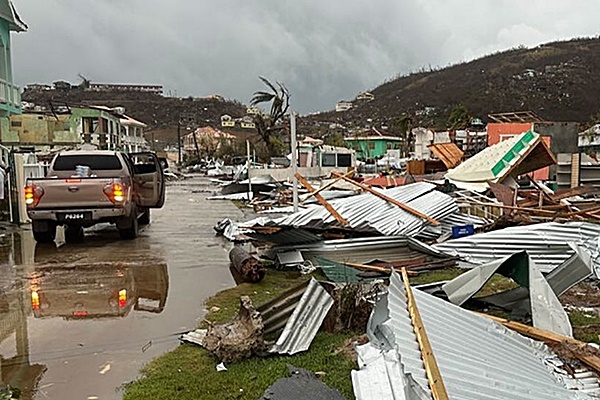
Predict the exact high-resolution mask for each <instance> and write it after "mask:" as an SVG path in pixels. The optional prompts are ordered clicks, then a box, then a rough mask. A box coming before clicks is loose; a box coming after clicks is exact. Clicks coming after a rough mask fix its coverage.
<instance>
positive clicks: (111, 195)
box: [25, 150, 165, 243]
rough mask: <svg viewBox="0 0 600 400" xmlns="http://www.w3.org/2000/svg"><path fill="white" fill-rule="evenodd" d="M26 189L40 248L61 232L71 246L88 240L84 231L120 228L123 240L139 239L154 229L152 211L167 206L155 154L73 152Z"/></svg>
mask: <svg viewBox="0 0 600 400" xmlns="http://www.w3.org/2000/svg"><path fill="white" fill-rule="evenodd" d="M26 185H27V186H26V187H25V204H27V215H28V216H29V218H30V219H31V225H32V230H33V236H34V238H35V240H36V241H37V242H38V243H51V242H53V241H54V239H55V236H56V228H57V226H60V225H62V226H64V227H65V240H66V241H67V242H75V241H78V240H81V239H82V238H83V228H85V227H90V226H92V225H95V224H97V223H101V222H108V223H113V224H116V226H117V229H118V230H119V235H120V237H121V238H122V239H134V238H135V237H137V235H138V227H139V225H144V224H149V223H150V209H151V208H160V207H162V206H163V204H164V202H165V179H164V174H163V170H162V168H161V165H160V162H159V160H158V158H157V157H156V155H155V154H154V153H133V154H125V153H121V152H115V151H107V150H89V151H85V150H72V151H64V152H61V153H59V154H57V155H56V156H55V157H54V159H53V160H52V162H51V163H50V168H49V170H48V173H47V174H46V177H45V178H30V179H28V180H27V184H26Z"/></svg>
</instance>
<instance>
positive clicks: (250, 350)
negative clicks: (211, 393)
mask: <svg viewBox="0 0 600 400" xmlns="http://www.w3.org/2000/svg"><path fill="white" fill-rule="evenodd" d="M332 306H333V298H332V297H331V296H330V295H329V293H328V292H327V291H326V290H325V289H324V288H323V286H322V285H321V284H320V283H319V282H318V281H316V280H315V279H314V278H311V280H310V281H309V282H308V283H307V284H303V285H300V286H299V287H296V288H293V289H290V290H289V291H287V292H285V293H284V294H282V295H281V296H279V297H277V298H276V299H273V300H271V301H270V302H268V303H266V304H264V305H262V306H261V307H258V308H256V307H254V305H253V304H252V301H251V300H250V298H249V297H247V296H242V298H241V300H240V310H239V312H238V314H237V315H236V317H235V318H234V319H233V320H231V321H230V322H227V323H225V324H219V325H210V326H209V327H208V329H197V330H195V331H191V332H188V333H186V334H184V335H182V336H181V340H182V341H184V342H188V343H194V344H197V345H199V346H202V347H204V348H206V349H207V350H208V351H210V352H211V353H213V355H214V356H215V357H216V358H217V359H219V360H221V361H223V362H225V363H230V362H235V361H239V360H243V359H245V358H249V357H251V356H254V355H259V356H262V355H266V354H269V353H277V354H289V355H292V354H296V353H299V352H302V351H306V350H308V348H309V347H310V344H311V343H312V341H313V339H314V337H315V335H316V334H317V331H318V330H319V328H320V327H321V324H322V323H323V321H324V320H325V317H326V316H327V313H328V312H329V310H330V309H331V307H332ZM281 328H283V331H282V332H281V334H280V335H279V337H278V339H277V340H276V342H275V343H273V344H270V343H267V342H266V341H265V338H264V335H265V334H269V333H272V332H276V331H278V330H279V329H281Z"/></svg>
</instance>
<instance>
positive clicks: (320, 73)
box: [13, 0, 600, 112]
mask: <svg viewBox="0 0 600 400" xmlns="http://www.w3.org/2000/svg"><path fill="white" fill-rule="evenodd" d="M14 1H15V5H16V7H17V9H18V11H19V13H20V14H21V16H22V18H23V19H24V20H25V21H26V22H27V23H28V25H29V27H30V29H29V31H28V32H26V33H21V34H18V35H15V36H14V40H13V63H14V69H15V73H14V75H15V78H16V80H17V82H18V83H20V84H26V83H32V82H52V81H55V80H58V79H65V80H68V81H72V82H76V81H77V74H79V73H81V74H83V75H85V76H86V77H88V78H90V79H91V80H92V81H95V82H135V83H159V84H163V85H164V86H165V87H166V89H167V90H171V91H173V92H176V93H177V95H179V96H187V95H195V96H201V95H207V94H213V93H218V94H221V95H223V96H225V97H227V98H232V99H238V100H240V101H242V102H248V101H249V99H250V97H251V95H252V93H253V92H254V91H256V90H258V89H262V88H261V85H260V82H259V81H258V76H259V75H263V76H266V77H268V78H269V79H272V80H279V81H281V82H284V83H285V84H286V85H287V86H288V88H289V89H290V91H291V92H292V95H293V101H294V106H295V107H296V108H297V109H299V110H300V111H302V112H310V111H316V110H325V109H331V108H333V106H334V104H335V102H336V101H338V100H340V99H346V98H347V99H351V98H353V97H354V96H355V95H356V94H357V93H358V92H359V91H361V90H365V89H369V88H373V87H375V86H377V85H378V84H380V83H382V82H383V81H384V80H385V79H388V78H391V77H393V76H394V75H396V74H398V73H407V72H410V71H411V70H417V69H419V68H421V67H429V66H444V65H447V64H449V63H454V62H458V61H465V60H470V59H472V58H475V57H478V56H481V55H483V54H486V53H490V52H493V51H497V50H502V49H507V48H510V47H514V46H517V45H520V44H524V45H535V44H538V43H542V42H547V41H552V40H554V39H564V38H569V37H573V36H590V35H596V34H597V28H596V25H597V24H596V23H595V21H594V19H595V15H596V14H597V11H600V5H597V4H596V3H597V2H596V1H594V0H589V1H584V0H581V1H572V2H564V1H557V0H553V1H549V0H546V1H542V0H533V1H529V2H522V1H518V0H481V1H471V0H469V1H467V0H452V1H447V0H428V1H425V0H412V1H391V0H371V1H359V0H344V1H342V0H328V1H322V0H319V1H317V0H301V1H298V0H297V1H294V2H292V1H276V0H263V1H259V0H255V1H252V0H231V1H228V0H224V1H206V0H201V1H190V0H188V1H184V0H170V1H168V2H167V1H156V0H120V1H116V0H14Z"/></svg>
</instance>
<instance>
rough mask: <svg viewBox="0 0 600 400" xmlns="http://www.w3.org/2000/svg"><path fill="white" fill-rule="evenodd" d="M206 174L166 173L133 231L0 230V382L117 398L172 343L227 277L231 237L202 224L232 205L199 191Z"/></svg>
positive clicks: (28, 389) (55, 393) (52, 394)
mask: <svg viewBox="0 0 600 400" xmlns="http://www.w3.org/2000/svg"><path fill="white" fill-rule="evenodd" d="M207 185H208V184H207V182H206V181H205V180H203V179H202V178H193V179H191V180H185V181H181V182H176V183H174V184H173V185H171V186H170V187H169V188H168V191H167V202H166V204H165V206H164V208H163V209H161V210H152V212H153V213H152V224H151V225H150V226H148V227H146V228H145V229H144V230H143V231H142V232H141V234H140V237H139V238H138V239H136V240H133V241H121V240H119V238H118V232H117V231H116V229H115V228H114V227H112V226H108V225H106V226H100V227H97V228H98V229H93V231H92V232H89V231H88V232H86V238H85V241H84V242H83V243H81V244H76V245H71V244H68V245H67V244H62V243H61V235H60V234H58V235H57V236H58V237H57V242H58V243H59V246H58V247H56V246H42V245H36V244H35V242H34V240H33V237H32V234H31V231H29V230H23V231H18V232H15V233H4V234H3V235H2V236H0V386H1V385H2V384H9V385H11V386H13V387H17V388H19V389H20V390H21V391H22V398H25V399H27V398H35V399H46V398H49V399H61V400H67V399H118V398H120V397H121V389H122V385H123V384H124V383H126V382H129V381H131V380H133V379H135V378H136V377H137V376H138V372H139V369H140V368H141V367H142V366H143V365H145V364H146V363H147V362H148V361H150V360H151V359H152V358H154V357H156V356H158V355H160V354H162V353H164V352H166V351H168V350H170V349H173V348H174V347H176V346H177V345H178V340H177V338H178V335H179V334H180V333H181V332H184V331H187V330H190V329H194V328H195V327H196V326H197V324H198V321H199V320H200V319H201V318H202V316H203V314H204V307H203V302H204V299H206V297H208V296H210V295H212V294H214V293H215V292H217V291H219V290H221V289H224V288H227V287H231V286H233V285H234V282H233V279H232V278H231V275H230V273H229V268H228V263H229V262H228V251H229V249H230V247H231V245H230V244H229V243H227V242H226V241H224V240H223V239H222V238H219V237H215V235H214V231H213V229H212V227H213V226H214V224H215V222H217V221H218V220H220V219H223V218H225V217H236V216H241V213H240V212H239V210H238V209H237V208H236V207H235V206H234V205H233V204H231V203H230V202H228V201H206V200H205V197H206V196H207V194H205V193H201V192H202V191H203V190H204V189H208V188H210V186H207ZM34 387H37V390H34V389H33V388H34Z"/></svg>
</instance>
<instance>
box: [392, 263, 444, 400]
mask: <svg viewBox="0 0 600 400" xmlns="http://www.w3.org/2000/svg"><path fill="white" fill-rule="evenodd" d="M402 280H403V281H404V289H405V290H406V298H407V300H408V313H409V314H410V319H411V321H412V325H413V329H414V331H415V336H416V337H417V341H418V342H419V348H420V349H421V358H422V359H423V364H424V365H425V372H426V373H427V380H428V381H429V387H430V388H431V394H432V395H433V398H434V400H448V392H446V387H445V386H444V380H443V379H442V374H441V373H440V369H439V367H438V365H437V361H436V360H435V356H434V354H433V350H432V348H431V343H429V338H428V337H427V332H425V326H424V325H423V320H422V319H421V314H420V313H419V309H418V307H417V303H416V302H415V298H414V296H413V292H412V289H411V287H410V282H409V280H408V272H407V271H406V268H402Z"/></svg>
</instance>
